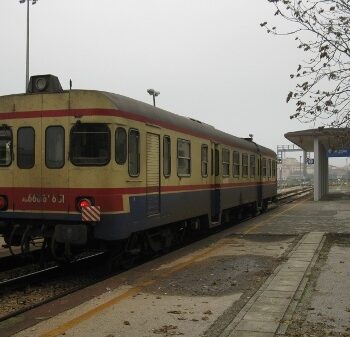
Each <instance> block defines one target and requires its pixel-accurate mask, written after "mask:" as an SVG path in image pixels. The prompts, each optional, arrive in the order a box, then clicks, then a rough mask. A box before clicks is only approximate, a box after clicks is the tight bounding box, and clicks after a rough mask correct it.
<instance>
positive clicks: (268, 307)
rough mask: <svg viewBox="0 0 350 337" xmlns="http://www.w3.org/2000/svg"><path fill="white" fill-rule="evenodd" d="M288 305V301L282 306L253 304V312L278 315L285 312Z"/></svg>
mask: <svg viewBox="0 0 350 337" xmlns="http://www.w3.org/2000/svg"><path fill="white" fill-rule="evenodd" d="M288 305H289V301H287V303H285V304H284V305H277V304H267V303H261V302H255V304H254V310H257V311H259V312H269V313H273V312H276V313H280V312H282V311H285V310H286V308H287V306H288ZM252 310H253V309H252Z"/></svg>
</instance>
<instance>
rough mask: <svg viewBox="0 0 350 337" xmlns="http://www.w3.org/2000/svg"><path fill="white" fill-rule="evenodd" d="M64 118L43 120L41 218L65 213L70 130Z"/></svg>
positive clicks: (66, 208)
mask: <svg viewBox="0 0 350 337" xmlns="http://www.w3.org/2000/svg"><path fill="white" fill-rule="evenodd" d="M65 122H66V118H65V117H60V118H59V119H55V118H43V119H42V127H41V134H42V141H41V172H42V176H41V186H42V197H41V204H42V214H43V218H47V217H50V218H51V219H52V218H53V217H56V218H57V217H62V216H64V215H66V214H67V213H68V204H69V203H68V197H69V196H68V182H69V180H68V166H67V155H66V153H67V151H66V149H68V145H69V144H68V140H69V139H68V138H69V130H67V129H66V127H65V126H66V125H68V124H67V123H65Z"/></svg>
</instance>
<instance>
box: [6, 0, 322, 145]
mask: <svg viewBox="0 0 350 337" xmlns="http://www.w3.org/2000/svg"><path fill="white" fill-rule="evenodd" d="M30 12H31V16H30V17H31V22H30V27H31V31H30V42H31V46H30V58H31V59H30V74H31V75H33V74H36V75H37V74H46V73H51V74H54V75H56V76H58V77H59V79H60V80H61V84H62V86H63V88H64V89H67V88H68V86H69V79H72V81H73V88H75V89H78V88H79V89H97V90H105V91H110V92H115V93H119V94H122V95H125V96H129V97H132V98H135V99H138V100H141V101H144V102H148V103H150V104H152V98H151V96H149V95H148V93H147V92H146V90H147V88H154V89H156V90H159V91H160V96H159V97H157V106H159V107H161V108H164V109H166V110H169V111H171V112H174V113H177V114H180V115H184V116H190V117H193V118H195V119H198V120H201V121H203V122H206V123H209V124H211V125H213V126H215V127H216V128H217V129H220V130H223V131H226V132H228V133H231V134H234V135H236V136H240V137H247V136H248V134H250V133H252V134H254V140H255V141H256V142H258V143H260V144H262V145H265V146H267V147H270V148H272V149H274V150H276V146H277V145H280V144H281V145H282V144H288V141H287V140H286V139H285V138H284V136H283V135H284V133H286V132H288V131H295V130H302V129H307V128H311V127H314V125H305V124H301V123H299V122H298V121H294V120H293V121H292V120H290V119H289V115H290V114H291V113H293V112H294V110H293V109H294V106H293V104H292V103H290V104H287V103H286V96H287V94H288V92H289V91H290V90H291V89H293V82H292V80H291V79H290V78H289V74H291V73H293V72H294V71H295V69H296V67H297V66H298V64H299V63H300V62H301V60H302V58H303V54H301V53H300V51H299V50H298V49H297V48H296V43H295V41H294V38H293V37H272V36H270V35H268V34H267V33H266V32H265V31H264V30H263V29H262V28H261V27H260V23H261V22H263V21H271V19H272V20H274V19H275V17H274V16H273V13H274V8H273V6H272V5H271V4H270V3H268V1H267V0H250V1H233V0H215V1H214V0H210V1H209V0H148V1H145V0H128V1H121V0H56V1H54V0H38V2H37V4H36V5H34V6H32V5H31V6H30ZM25 39H26V5H24V4H22V5H21V4H19V1H18V0H1V1H0V48H1V54H0V76H1V80H0V95H6V94H12V93H18V92H23V91H24V87H25ZM316 126H317V125H316Z"/></svg>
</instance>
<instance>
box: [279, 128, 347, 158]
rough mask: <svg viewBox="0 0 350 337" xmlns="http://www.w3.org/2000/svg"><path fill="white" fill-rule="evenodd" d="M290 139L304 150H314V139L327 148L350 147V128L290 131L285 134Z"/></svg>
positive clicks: (340, 148)
mask: <svg viewBox="0 0 350 337" xmlns="http://www.w3.org/2000/svg"><path fill="white" fill-rule="evenodd" d="M284 137H286V138H287V139H288V140H289V141H291V142H292V143H294V144H296V145H298V146H299V147H301V148H302V149H303V150H304V151H307V152H313V151H314V139H315V138H316V137H317V138H318V139H319V142H320V143H321V144H322V145H323V146H324V147H325V149H326V150H345V149H350V128H323V127H320V128H318V129H308V130H302V131H293V132H288V133H286V134H285V135H284Z"/></svg>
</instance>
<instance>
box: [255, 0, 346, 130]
mask: <svg viewBox="0 0 350 337" xmlns="http://www.w3.org/2000/svg"><path fill="white" fill-rule="evenodd" d="M268 1H269V2H271V3H273V4H274V6H275V8H276V12H275V16H280V17H281V18H283V20H285V21H286V22H288V23H289V24H292V25H294V26H295V28H293V29H289V30H287V31H281V30H278V29H277V28H276V27H275V26H270V24H268V23H267V22H264V23H262V24H260V25H261V26H262V27H263V28H264V29H266V31H267V32H268V33H270V34H273V35H295V36H296V38H295V40H297V41H298V48H300V49H302V50H303V51H304V52H305V54H306V55H307V57H308V58H307V60H306V61H304V62H303V63H302V64H299V65H298V67H297V69H296V72H295V73H294V74H290V77H291V78H293V79H295V78H296V79H298V81H299V82H298V83H297V85H296V86H295V89H294V90H293V91H290V92H289V94H288V96H287V102H290V101H294V102H295V105H296V110H295V113H293V114H292V115H291V116H290V118H297V119H298V120H300V121H302V122H306V123H309V122H315V121H316V120H319V121H321V123H322V124H323V125H326V126H331V127H350V0H298V1H297V0H268Z"/></svg>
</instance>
